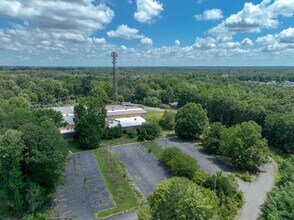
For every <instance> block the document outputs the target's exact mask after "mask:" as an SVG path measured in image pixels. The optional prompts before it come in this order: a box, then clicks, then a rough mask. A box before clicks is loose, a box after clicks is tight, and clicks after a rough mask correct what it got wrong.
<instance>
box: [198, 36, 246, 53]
mask: <svg viewBox="0 0 294 220" xmlns="http://www.w3.org/2000/svg"><path fill="white" fill-rule="evenodd" d="M239 46H241V43H240V42H234V41H229V40H228V39H226V40H225V39H222V38H220V39H217V38H212V37H207V38H199V37H197V38H196V40H195V44H194V45H193V48H194V49H195V50H207V51H208V50H211V49H217V50H219V49H224V48H237V47H239Z"/></svg>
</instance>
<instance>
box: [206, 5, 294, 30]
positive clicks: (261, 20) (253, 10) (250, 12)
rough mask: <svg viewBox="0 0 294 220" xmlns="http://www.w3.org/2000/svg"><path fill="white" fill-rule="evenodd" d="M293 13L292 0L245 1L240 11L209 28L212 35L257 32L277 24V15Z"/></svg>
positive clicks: (286, 15)
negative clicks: (255, 2)
mask: <svg viewBox="0 0 294 220" xmlns="http://www.w3.org/2000/svg"><path fill="white" fill-rule="evenodd" d="M293 14H294V0H275V1H272V0H263V1H262V2H261V3H260V4H256V5H254V4H252V3H251V2H248V3H245V4H244V7H243V9H242V10H241V11H239V12H238V13H236V14H233V15H231V16H230V17H228V18H227V19H225V20H224V21H223V22H222V23H221V24H219V25H218V26H216V27H214V28H212V29H210V30H209V31H208V33H210V34H213V35H230V34H236V33H240V32H241V33H242V32H250V33H258V32H260V31H261V30H262V29H273V28H276V27H278V26H279V24H280V22H279V20H278V17H280V16H285V17H290V16H293Z"/></svg>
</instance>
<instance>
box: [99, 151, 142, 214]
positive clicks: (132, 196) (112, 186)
mask: <svg viewBox="0 0 294 220" xmlns="http://www.w3.org/2000/svg"><path fill="white" fill-rule="evenodd" d="M94 155H95V158H96V160H97V163H98V165H99V167H100V170H101V172H102V175H103V177H104V179H105V181H106V184H107V186H108V189H109V191H110V194H111V196H112V199H113V200H114V202H115V203H116V207H114V208H111V209H108V210H104V211H101V212H99V213H97V217H100V218H101V217H106V216H110V215H113V214H116V213H120V212H124V211H127V210H130V209H134V208H136V207H138V205H139V203H140V196H139V193H138V192H137V191H136V190H135V189H134V187H133V186H132V183H131V181H130V180H129V179H128V177H127V175H126V172H125V170H124V167H123V165H122V164H121V163H120V162H119V161H118V160H117V159H116V158H115V157H114V156H113V155H112V154H111V153H110V152H109V151H108V150H107V148H100V149H98V150H95V151H94Z"/></svg>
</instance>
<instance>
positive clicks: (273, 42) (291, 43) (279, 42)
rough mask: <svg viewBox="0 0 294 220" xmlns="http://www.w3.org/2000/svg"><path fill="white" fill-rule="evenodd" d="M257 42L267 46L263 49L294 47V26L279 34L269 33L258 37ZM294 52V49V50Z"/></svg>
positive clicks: (267, 50)
mask: <svg viewBox="0 0 294 220" xmlns="http://www.w3.org/2000/svg"><path fill="white" fill-rule="evenodd" d="M256 42H257V43H258V44H260V45H263V46H265V47H264V48H263V51H266V52H272V51H280V50H288V49H291V50H293V49H294V28H288V29H285V30H283V31H281V32H280V33H277V34H268V35H266V36H263V37H259V38H257V40H256ZM293 52H294V51H293Z"/></svg>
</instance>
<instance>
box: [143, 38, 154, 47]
mask: <svg viewBox="0 0 294 220" xmlns="http://www.w3.org/2000/svg"><path fill="white" fill-rule="evenodd" d="M141 44H142V45H144V46H152V44H153V40H152V39H150V38H148V37H145V38H143V39H141Z"/></svg>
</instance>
